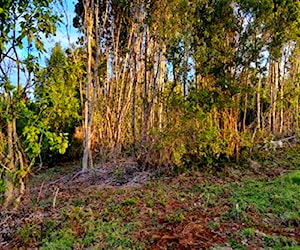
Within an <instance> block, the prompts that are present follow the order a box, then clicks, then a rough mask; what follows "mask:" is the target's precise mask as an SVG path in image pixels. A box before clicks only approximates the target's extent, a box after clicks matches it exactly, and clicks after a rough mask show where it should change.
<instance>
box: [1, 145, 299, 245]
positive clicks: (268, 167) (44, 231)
mask: <svg viewBox="0 0 300 250" xmlns="http://www.w3.org/2000/svg"><path fill="white" fill-rule="evenodd" d="M299 149H300V148H286V149H281V150H279V151H277V152H276V153H274V155H268V156H264V157H261V159H256V161H250V163H247V164H246V163H245V164H244V166H239V167H237V166H230V167H229V166H228V167H225V168H223V169H222V170H221V171H219V172H217V173H209V172H207V171H206V172H201V171H188V172H185V173H181V174H177V175H168V174H166V173H160V174H159V173H157V172H155V171H152V172H151V171H141V170H140V169H139V167H138V165H137V164H136V163H135V162H134V161H132V160H130V159H126V160H123V161H119V162H116V163H110V164H108V163H107V164H102V165H99V166H98V167H97V168H96V169H95V170H94V171H92V172H90V173H88V174H80V173H79V171H78V169H79V168H78V166H77V167H76V166H63V167H62V166H60V167H56V168H51V169H47V170H45V171H43V172H41V173H39V174H38V175H36V176H34V177H33V178H32V179H31V184H30V193H28V195H27V196H26V197H25V198H24V201H23V202H22V206H21V207H20V208H19V209H18V211H12V210H10V211H5V210H1V212H0V218H1V222H0V230H1V231H0V248H1V249H29V248H30V249H33V248H40V249H300V154H299V153H298V152H299Z"/></svg>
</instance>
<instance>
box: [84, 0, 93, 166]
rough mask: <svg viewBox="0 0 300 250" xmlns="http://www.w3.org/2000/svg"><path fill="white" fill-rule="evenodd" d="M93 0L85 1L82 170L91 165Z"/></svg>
mask: <svg viewBox="0 0 300 250" xmlns="http://www.w3.org/2000/svg"><path fill="white" fill-rule="evenodd" d="M91 6H93V1H89V0H87V1H85V3H84V10H85V19H84V22H85V30H86V39H87V41H86V46H87V57H88V58H87V66H86V71H87V79H86V93H85V102H84V132H85V133H84V151H83V158H82V171H83V172H86V171H87V170H88V169H89V168H91V167H92V165H91V163H92V161H91V159H90V157H91V129H92V120H91V118H92V105H91V104H92V102H91V89H92V72H91V68H92V39H93V33H92V30H93V12H92V9H91Z"/></svg>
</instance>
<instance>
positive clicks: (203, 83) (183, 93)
mask: <svg viewBox="0 0 300 250" xmlns="http://www.w3.org/2000/svg"><path fill="white" fill-rule="evenodd" d="M67 3H68V1H64V0H57V1H50V0H35V1H32V0H25V1H24V0H22V1H20V0H0V195H1V196H0V202H1V203H2V205H3V207H6V208H9V207H12V206H14V207H16V206H20V205H21V204H22V202H23V201H24V197H25V196H26V193H27V192H28V191H27V190H28V187H29V186H30V184H29V183H30V179H31V178H32V176H35V175H36V174H38V173H39V171H41V170H42V169H51V168H53V167H56V166H58V165H62V164H78V163H79V164H80V166H81V167H80V168H81V170H80V171H79V172H78V173H77V174H78V175H83V174H85V173H88V172H90V171H93V170H95V169H96V168H97V166H98V164H99V163H101V164H102V165H103V164H104V165H105V164H109V163H114V162H117V161H118V160H119V159H131V160H132V161H134V162H136V163H137V166H138V168H139V169H140V171H144V170H150V171H159V170H163V171H167V172H168V173H173V174H174V173H179V172H184V171H191V170H193V171H197V172H198V173H199V172H211V173H216V172H222V171H223V170H224V169H226V168H227V166H229V165H232V164H235V165H239V164H243V163H244V162H247V160H248V161H249V159H262V157H263V155H273V154H275V152H276V151H277V150H278V149H279V150H281V149H282V148H286V147H290V146H294V145H296V144H297V143H299V136H300V124H299V123H300V115H299V112H300V2H299V1H298V0H260V1H257V0H236V1H232V0H159V1H158V0H131V1H130V0H76V2H75V6H74V9H69V8H68V4H67ZM71 12H74V15H73V17H74V18H73V20H70V18H68V17H70V14H69V13H71ZM70 25H72V26H73V27H74V28H76V29H77V31H78V34H79V37H78V39H77V42H76V43H71V42H70V40H69V44H68V46H67V47H64V46H62V45H61V44H60V43H56V44H52V45H51V46H52V49H51V50H48V49H46V41H47V39H48V38H51V37H53V36H55V34H56V33H57V29H58V28H61V29H65V35H66V36H67V37H69V36H70V33H69V30H70ZM44 56H46V58H47V59H46V60H45V62H42V61H43V59H42V58H43V57H44ZM298 164H299V163H298ZM61 168H62V167H61ZM245 171H246V170H245ZM298 225H299V224H298ZM111 249H116V248H113V247H112V248H111ZM155 249H156V248H155ZM175 249H176V248H175ZM184 249H185V248H184ZM187 249H189V248H187ZM191 249H193V248H191Z"/></svg>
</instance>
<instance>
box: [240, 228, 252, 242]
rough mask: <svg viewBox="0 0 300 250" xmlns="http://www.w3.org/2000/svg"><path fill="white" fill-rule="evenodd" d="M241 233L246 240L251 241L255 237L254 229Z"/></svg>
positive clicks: (247, 229) (245, 229) (244, 230)
mask: <svg viewBox="0 0 300 250" xmlns="http://www.w3.org/2000/svg"><path fill="white" fill-rule="evenodd" d="M241 233H242V235H243V236H244V237H245V238H246V239H252V238H253V237H254V236H255V229H254V228H244V229H243V230H242V232H241Z"/></svg>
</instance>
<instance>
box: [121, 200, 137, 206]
mask: <svg viewBox="0 0 300 250" xmlns="http://www.w3.org/2000/svg"><path fill="white" fill-rule="evenodd" d="M137 202H138V200H137V199H136V198H127V199H125V200H124V201H123V202H122V206H133V205H135V204H136V203H137Z"/></svg>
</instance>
